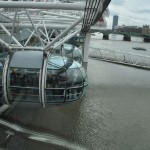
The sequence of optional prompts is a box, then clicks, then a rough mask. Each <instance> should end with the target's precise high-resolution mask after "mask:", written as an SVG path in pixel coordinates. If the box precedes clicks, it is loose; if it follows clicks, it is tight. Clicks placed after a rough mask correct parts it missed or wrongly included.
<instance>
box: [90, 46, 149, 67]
mask: <svg viewBox="0 0 150 150" xmlns="http://www.w3.org/2000/svg"><path fill="white" fill-rule="evenodd" d="M90 50H92V51H91V53H90V54H89V57H90V58H94V59H99V60H104V61H109V62H115V63H119V64H125V65H130V66H135V67H141V68H146V69H150V56H146V55H140V54H133V53H125V52H119V51H112V50H106V49H100V48H93V47H90Z"/></svg>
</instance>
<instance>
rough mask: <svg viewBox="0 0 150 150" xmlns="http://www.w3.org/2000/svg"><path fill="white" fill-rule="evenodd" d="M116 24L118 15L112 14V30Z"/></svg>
mask: <svg viewBox="0 0 150 150" xmlns="http://www.w3.org/2000/svg"><path fill="white" fill-rule="evenodd" d="M116 26H118V16H117V15H114V17H113V24H112V30H114V28H115V27H116Z"/></svg>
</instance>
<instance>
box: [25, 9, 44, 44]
mask: <svg viewBox="0 0 150 150" xmlns="http://www.w3.org/2000/svg"><path fill="white" fill-rule="evenodd" d="M26 13H27V16H28V18H29V20H30V22H31V24H32V27H33V28H34V30H35V32H36V34H37V36H38V39H39V41H40V42H41V44H42V45H43V46H44V43H43V42H42V40H41V38H40V35H39V33H38V30H37V28H36V27H35V26H34V23H33V21H32V19H31V17H30V15H29V13H28V11H27V10H26Z"/></svg>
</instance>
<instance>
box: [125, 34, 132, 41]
mask: <svg viewBox="0 0 150 150" xmlns="http://www.w3.org/2000/svg"><path fill="white" fill-rule="evenodd" d="M123 40H124V41H131V36H126V35H124V37H123Z"/></svg>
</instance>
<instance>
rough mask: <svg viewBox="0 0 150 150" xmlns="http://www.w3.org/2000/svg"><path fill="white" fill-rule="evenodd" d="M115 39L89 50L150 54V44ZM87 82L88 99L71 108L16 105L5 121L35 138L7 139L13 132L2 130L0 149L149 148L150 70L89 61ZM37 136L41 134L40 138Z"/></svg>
mask: <svg viewBox="0 0 150 150" xmlns="http://www.w3.org/2000/svg"><path fill="white" fill-rule="evenodd" d="M112 37H113V36H112ZM113 38H114V39H113V40H110V41H103V40H101V39H92V40H91V43H90V45H91V46H95V47H100V48H106V49H111V50H120V51H128V52H130V51H132V52H133V50H132V46H140V47H145V48H147V51H146V52H142V51H141V52H140V53H143V54H149V51H150V44H148V43H143V42H139V41H138V42H123V41H115V38H118V37H113ZM138 40H139V39H138ZM135 53H137V51H135ZM88 80H89V85H88V87H87V89H86V90H87V92H86V95H85V97H84V98H82V99H81V100H79V101H76V102H73V103H69V104H63V105H49V106H47V107H46V108H45V109H43V108H41V107H40V106H38V105H31V104H28V105H27V104H24V103H23V104H13V106H12V108H10V109H9V110H8V111H7V112H6V113H5V115H3V119H5V120H7V121H9V122H13V123H15V124H18V125H19V126H21V127H23V128H26V130H25V131H26V132H27V131H28V130H27V129H30V130H33V131H34V132H33V133H32V134H34V136H33V135H32V136H31V135H30V133H26V134H24V133H21V132H16V131H15V132H14V131H13V132H14V134H13V135H11V138H10V139H9V140H6V139H7V135H6V131H8V130H10V129H8V128H6V127H5V128H4V127H3V126H0V134H1V136H0V147H1V146H2V147H6V148H8V149H15V150H17V149H19V150H24V149H27V150H28V149H36V150H41V149H43V150H49V149H52V150H59V149H60V150H66V149H88V150H148V149H150V115H149V114H150V92H149V91H150V71H148V70H141V69H137V68H132V67H127V66H122V65H117V64H112V63H107V62H103V61H98V60H92V59H89V63H88ZM13 127H14V126H13ZM15 128H16V127H15ZM37 132H40V133H42V134H39V137H37V134H36V133H37ZM28 134H29V135H28ZM40 135H41V136H40ZM42 135H43V137H42Z"/></svg>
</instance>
